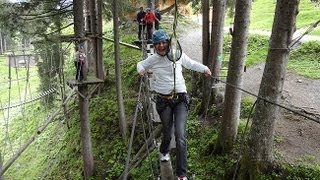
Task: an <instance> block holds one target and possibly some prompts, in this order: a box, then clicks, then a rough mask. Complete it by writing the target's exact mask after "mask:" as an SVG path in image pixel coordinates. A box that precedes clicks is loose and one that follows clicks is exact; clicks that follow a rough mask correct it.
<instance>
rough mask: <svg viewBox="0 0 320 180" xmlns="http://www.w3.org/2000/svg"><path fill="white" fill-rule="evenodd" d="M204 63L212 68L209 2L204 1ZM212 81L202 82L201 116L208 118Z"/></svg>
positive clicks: (205, 80)
mask: <svg viewBox="0 0 320 180" xmlns="http://www.w3.org/2000/svg"><path fill="white" fill-rule="evenodd" d="M201 3H202V63H203V64H204V65H206V66H208V67H210V65H209V63H210V61H209V59H208V57H209V47H210V38H209V37H210V29H209V27H210V18H209V9H210V6H209V0H202V1H201ZM210 85H211V83H210V81H209V80H208V78H206V77H204V79H203V80H202V91H203V93H202V103H201V108H200V112H199V114H201V115H202V116H203V117H204V120H205V118H206V114H207V108H208V107H207V104H208V103H209V101H210V98H208V97H209V94H210V92H211V88H210Z"/></svg>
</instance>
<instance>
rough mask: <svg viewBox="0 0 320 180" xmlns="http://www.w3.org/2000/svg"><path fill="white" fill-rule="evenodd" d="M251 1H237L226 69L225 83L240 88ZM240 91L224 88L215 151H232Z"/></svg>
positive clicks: (235, 133) (228, 87) (236, 127)
mask: <svg viewBox="0 0 320 180" xmlns="http://www.w3.org/2000/svg"><path fill="white" fill-rule="evenodd" d="M250 11H251V0H237V1H236V9H235V19H234V21H235V24H234V34H233V38H232V45H231V54H230V61H229V67H228V76H227V83H228V84H232V85H234V86H236V87H240V88H241V87H242V77H243V70H244V61H245V58H246V53H247V45H248V33H249V24H250ZM240 103H241V91H239V90H238V89H236V88H234V87H232V86H228V85H227V86H226V92H225V104H224V110H223V120H222V127H221V131H220V134H219V136H218V143H217V145H216V148H215V151H216V152H217V153H225V152H228V151H230V150H231V149H232V147H233V144H234V140H235V138H236V135H237V130H238V126H239V118H240Z"/></svg>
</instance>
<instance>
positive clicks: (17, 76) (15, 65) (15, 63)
mask: <svg viewBox="0 0 320 180" xmlns="http://www.w3.org/2000/svg"><path fill="white" fill-rule="evenodd" d="M13 60H14V67H15V72H16V79H17V85H18V94H19V101H20V103H22V97H21V88H20V81H19V73H18V65H17V61H16V56H15V54H14V52H13ZM24 63H25V61H24ZM20 132H21V131H20ZM19 139H20V141H19V144H20V146H21V143H22V138H21V137H20V138H19Z"/></svg>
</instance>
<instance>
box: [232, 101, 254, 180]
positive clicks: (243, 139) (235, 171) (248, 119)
mask: <svg viewBox="0 0 320 180" xmlns="http://www.w3.org/2000/svg"><path fill="white" fill-rule="evenodd" d="M256 104H257V100H256V101H255V102H254V103H253V105H252V106H251V109H250V112H249V116H248V118H247V122H246V125H245V127H244V129H243V131H242V132H241V137H240V147H239V152H238V158H237V162H236V167H235V170H234V172H233V176H232V180H235V179H236V175H237V171H238V168H239V163H240V160H241V156H242V153H243V148H244V147H245V146H244V145H245V143H246V140H247V139H246V135H247V129H248V126H249V122H250V118H251V115H252V113H253V110H254V108H255V106H256Z"/></svg>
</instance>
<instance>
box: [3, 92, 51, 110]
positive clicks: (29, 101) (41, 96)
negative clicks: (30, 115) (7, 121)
mask: <svg viewBox="0 0 320 180" xmlns="http://www.w3.org/2000/svg"><path fill="white" fill-rule="evenodd" d="M55 91H56V90H55V89H54V88H51V89H49V90H47V91H44V92H42V93H40V94H38V95H36V96H35V97H33V98H31V99H28V100H26V101H25V102H22V103H12V104H11V105H5V106H3V107H1V108H0V111H3V110H5V109H9V108H15V107H19V106H22V105H25V104H29V103H32V102H34V101H37V100H39V99H42V98H44V97H46V96H48V95H50V94H52V93H54V92H55Z"/></svg>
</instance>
